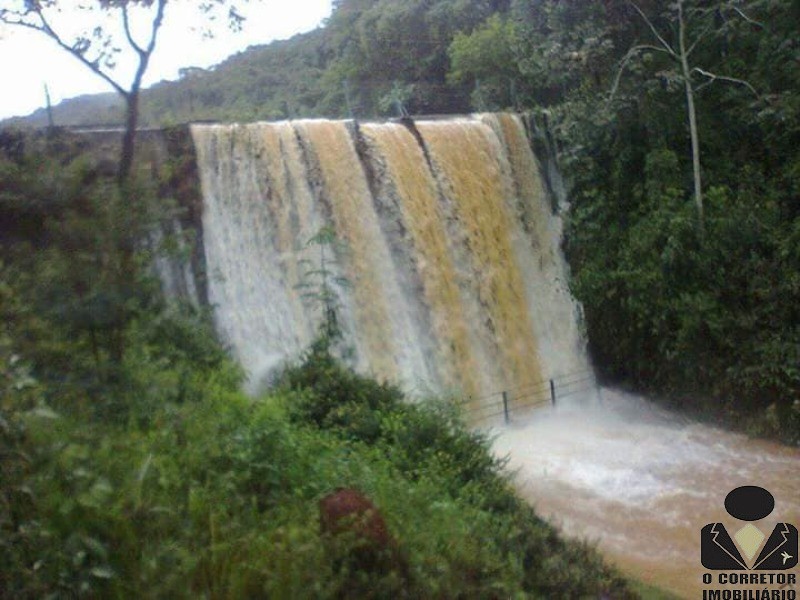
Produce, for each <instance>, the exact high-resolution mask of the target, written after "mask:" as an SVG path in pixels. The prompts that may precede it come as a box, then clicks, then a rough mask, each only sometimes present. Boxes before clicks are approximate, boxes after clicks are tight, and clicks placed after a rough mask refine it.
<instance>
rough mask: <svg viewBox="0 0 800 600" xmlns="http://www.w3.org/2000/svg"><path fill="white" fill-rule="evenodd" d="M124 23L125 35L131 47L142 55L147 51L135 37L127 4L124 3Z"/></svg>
mask: <svg viewBox="0 0 800 600" xmlns="http://www.w3.org/2000/svg"><path fill="white" fill-rule="evenodd" d="M122 25H123V26H124V29H125V37H126V38H128V43H129V44H130V45H131V48H133V49H134V50H135V51H136V53H137V54H138V55H139V56H142V55H143V54H144V52H145V51H144V49H143V48H142V47H141V46H139V44H137V43H136V40H134V39H133V33H132V32H131V23H130V16H129V15H128V5H127V4H123V5H122Z"/></svg>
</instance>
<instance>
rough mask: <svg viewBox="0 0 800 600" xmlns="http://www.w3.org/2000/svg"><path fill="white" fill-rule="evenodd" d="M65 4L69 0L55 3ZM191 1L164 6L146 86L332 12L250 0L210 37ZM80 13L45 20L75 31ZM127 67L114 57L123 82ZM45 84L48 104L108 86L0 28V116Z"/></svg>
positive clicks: (22, 111)
mask: <svg viewBox="0 0 800 600" xmlns="http://www.w3.org/2000/svg"><path fill="white" fill-rule="evenodd" d="M10 4H14V0H0V5H10ZM69 4H70V2H69V0H66V1H64V2H62V3H61V5H62V6H65V5H66V6H69ZM193 5H194V6H193ZM196 5H197V2H194V1H188V2H172V3H170V4H168V5H167V12H166V15H165V19H164V25H163V27H162V30H161V32H160V34H159V44H158V46H157V47H156V51H155V53H154V54H153V58H152V61H151V63H150V66H149V68H148V71H147V76H146V79H145V85H150V84H153V83H156V82H158V81H161V80H163V79H176V78H177V76H178V69H180V68H182V67H195V66H196V67H204V68H205V67H209V66H211V65H214V64H217V63H219V62H220V61H222V60H224V59H225V58H226V57H228V56H230V55H231V54H235V53H237V52H240V51H241V50H244V49H245V48H247V47H248V46H251V45H254V44H264V43H267V42H269V41H271V40H276V39H285V38H288V37H291V36H292V35H294V34H296V33H300V32H303V31H308V30H311V29H314V28H315V27H317V26H318V25H319V24H320V23H321V21H323V20H324V19H326V18H327V17H328V16H330V12H331V0H250V2H249V3H246V4H245V3H242V7H241V12H242V13H243V14H245V15H246V16H247V20H246V21H245V24H244V30H243V31H241V32H239V33H231V32H230V31H228V30H227V28H226V27H225V26H224V24H223V23H220V24H219V25H218V26H216V27H215V28H214V32H215V36H214V37H213V38H212V39H203V37H202V35H201V34H200V33H199V32H198V31H197V27H198V26H200V25H201V24H203V21H201V19H200V18H199V17H198V16H197V11H196V9H195V8H194V7H195V6H196ZM80 14H82V13H81V12H80V11H69V10H68V9H64V11H63V13H62V14H60V15H54V16H53V18H52V21H53V24H54V26H55V23H56V20H58V22H59V24H63V26H64V28H65V30H67V31H77V29H78V28H79V26H80V27H85V26H86V25H87V18H86V16H85V14H83V19H82V21H81V20H77V19H76V18H75V16H73V15H80ZM92 25H93V24H92ZM126 66H129V65H125V64H124V63H121V64H120V66H119V73H118V74H119V75H120V79H121V80H122V81H124V82H125V86H126V87H127V84H128V83H129V82H130V75H128V74H127V73H126V72H125V68H126ZM45 83H47V85H48V87H49V89H50V97H51V99H52V102H53V104H58V102H60V101H61V100H63V99H65V98H71V97H73V96H79V95H81V94H88V93H96V92H109V91H113V90H112V88H111V87H110V86H109V85H108V84H107V83H106V82H104V81H103V80H102V79H100V78H99V77H97V76H96V75H93V74H92V73H91V72H90V71H89V70H88V69H87V68H86V67H85V66H83V65H82V64H81V63H79V62H78V61H77V60H76V59H75V58H73V57H72V56H70V55H69V54H68V53H66V52H65V51H64V50H62V49H60V48H59V47H58V46H57V45H56V44H55V43H54V42H52V41H51V40H49V39H47V38H46V37H45V36H43V35H42V34H40V33H39V32H36V31H27V30H24V29H21V28H17V27H3V28H2V29H0V119H2V118H6V117H10V116H14V115H26V114H29V113H31V112H32V111H34V110H35V109H37V108H39V107H41V106H43V105H44V103H45V99H44V84H45Z"/></svg>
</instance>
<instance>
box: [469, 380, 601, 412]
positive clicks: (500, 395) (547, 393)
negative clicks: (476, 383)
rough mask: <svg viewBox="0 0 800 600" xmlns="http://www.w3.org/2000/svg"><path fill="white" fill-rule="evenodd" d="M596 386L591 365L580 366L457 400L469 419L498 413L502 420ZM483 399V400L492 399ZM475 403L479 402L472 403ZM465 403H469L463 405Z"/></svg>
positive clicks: (549, 404)
mask: <svg viewBox="0 0 800 600" xmlns="http://www.w3.org/2000/svg"><path fill="white" fill-rule="evenodd" d="M592 390H596V391H597V392H598V394H599V386H598V384H597V379H596V377H595V375H594V371H593V370H592V369H582V370H580V371H575V372H572V373H566V374H562V375H557V376H554V377H552V378H550V379H543V380H540V381H534V382H532V383H529V384H525V385H523V386H519V387H516V388H509V389H507V390H502V391H499V392H492V393H491V394H487V395H485V396H480V397H478V398H467V399H465V400H463V401H462V402H461V403H460V406H462V407H466V408H464V409H463V411H464V416H465V417H466V418H467V420H468V421H470V422H472V423H476V422H480V421H485V420H488V419H492V418H496V417H500V416H502V417H503V419H504V422H505V423H506V424H508V423H510V422H511V416H512V414H513V413H515V412H516V413H519V412H520V411H523V410H525V409H533V408H539V407H544V406H555V405H556V404H557V402H558V400H561V399H564V398H568V397H570V396H577V395H579V394H585V393H587V392H590V391H592ZM492 399H494V401H491V402H486V401H487V400H492ZM476 403H480V404H479V405H477V406H475V404H476ZM467 405H469V406H468V407H467Z"/></svg>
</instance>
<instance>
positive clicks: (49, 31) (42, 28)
mask: <svg viewBox="0 0 800 600" xmlns="http://www.w3.org/2000/svg"><path fill="white" fill-rule="evenodd" d="M31 12H33V13H34V14H35V15H36V16H37V17H38V18H39V21H40V22H41V24H39V25H37V24H36V23H31V22H29V21H24V20H21V18H20V20H16V21H9V20H7V19H6V18H5V15H4V18H3V21H4V22H5V23H8V24H9V25H17V26H20V27H27V28H29V29H33V30H36V31H39V32H41V33H43V34H45V35H46V36H47V37H49V38H50V39H51V40H53V41H54V42H55V43H56V44H58V45H59V46H60V47H61V48H63V49H64V50H66V51H67V52H69V53H70V54H71V55H72V56H74V57H75V58H77V59H78V60H79V61H81V62H82V63H83V64H84V65H85V66H86V67H88V68H89V69H90V70H91V71H92V72H93V73H94V74H95V75H97V76H98V77H100V78H102V79H103V80H105V82H106V83H108V84H109V85H110V86H111V87H113V88H114V90H115V91H117V92H118V93H119V94H120V95H121V96H122V97H124V98H127V97H128V91H127V90H126V89H125V88H124V87H122V86H121V85H120V84H119V83H117V82H116V81H115V80H114V79H112V78H111V76H110V75H108V74H107V73H105V72H104V71H103V70H102V69H101V68H100V67H99V66H98V64H97V63H96V62H93V61H91V60H89V59H88V58H86V56H85V55H84V53H83V52H82V51H81V50H79V49H78V48H76V47H74V46H70V45H69V44H67V43H66V42H65V41H64V40H63V39H61V36H60V35H58V33H56V31H55V30H54V29H53V28H52V27H51V26H50V23H48V22H47V19H46V18H45V16H44V14H43V13H42V9H41V8H35V9H33V10H32V11H31Z"/></svg>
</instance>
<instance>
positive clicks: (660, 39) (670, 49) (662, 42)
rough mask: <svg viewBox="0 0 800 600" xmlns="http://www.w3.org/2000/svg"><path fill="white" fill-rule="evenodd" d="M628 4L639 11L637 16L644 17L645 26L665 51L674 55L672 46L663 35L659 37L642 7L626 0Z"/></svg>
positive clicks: (630, 0)
mask: <svg viewBox="0 0 800 600" xmlns="http://www.w3.org/2000/svg"><path fill="white" fill-rule="evenodd" d="M628 4H630V5H631V6H632V7H633V8H634V10H635V11H636V12H637V13H639V16H640V17H642V19H644V22H645V23H647V26H648V27H649V28H650V31H652V32H653V35H654V36H656V38H657V39H658V41H659V42H660V43H661V45H662V46H664V49H665V50H666V52H668V53H669V54H671V55H672V56H676V52H675V50H673V49H672V46H670V45H669V43H667V41H666V40H665V39H664V38H663V37H661V34H660V33H658V29H656V26H655V25H653V22H652V21H651V20H650V19H649V18H648V17H647V15H646V14H644V12H643V11H642V9H641V8H639V6H638V5H637V4H636V3H635V2H633V1H632V0H628Z"/></svg>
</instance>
